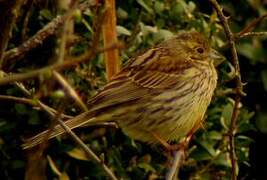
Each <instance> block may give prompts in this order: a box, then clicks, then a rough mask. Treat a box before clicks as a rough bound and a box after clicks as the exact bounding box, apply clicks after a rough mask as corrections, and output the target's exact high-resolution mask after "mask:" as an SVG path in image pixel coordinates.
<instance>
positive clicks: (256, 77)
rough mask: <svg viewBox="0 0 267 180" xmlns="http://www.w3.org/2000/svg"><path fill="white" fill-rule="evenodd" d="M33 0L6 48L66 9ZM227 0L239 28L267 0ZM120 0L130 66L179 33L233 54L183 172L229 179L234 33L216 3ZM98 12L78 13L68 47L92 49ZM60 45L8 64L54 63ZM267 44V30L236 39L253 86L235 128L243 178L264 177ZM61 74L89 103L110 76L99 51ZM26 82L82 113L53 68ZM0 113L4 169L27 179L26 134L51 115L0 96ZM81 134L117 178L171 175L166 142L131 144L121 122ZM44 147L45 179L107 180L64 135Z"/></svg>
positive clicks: (124, 53)
mask: <svg viewBox="0 0 267 180" xmlns="http://www.w3.org/2000/svg"><path fill="white" fill-rule="evenodd" d="M29 2H31V1H29ZM29 2H28V3H26V4H24V6H23V8H22V9H21V10H20V12H19V17H18V19H17V23H16V27H15V28H14V29H13V34H12V38H11V40H10V42H9V44H8V49H12V48H14V47H17V46H19V45H20V44H21V43H23V42H24V41H25V39H27V38H28V37H31V36H32V35H34V34H35V33H36V32H37V31H38V30H39V29H40V28H42V27H43V26H45V25H46V24H47V23H48V22H49V21H51V20H52V19H53V18H55V17H56V15H58V14H61V13H62V12H60V10H59V9H58V8H57V4H55V3H54V2H53V1H49V0H47V1H45V3H44V2H41V1H40V2H39V1H33V4H31V5H30V3H29ZM220 3H221V5H222V6H223V7H224V13H225V14H226V15H229V17H230V20H229V23H230V27H231V29H232V31H233V32H235V33H237V32H239V31H240V30H242V29H243V28H244V27H245V26H246V24H248V23H249V22H251V21H252V20H253V19H254V18H256V17H259V16H261V15H263V14H265V13H266V11H267V7H266V3H265V4H264V3H263V2H260V1H251V0H243V1H239V2H238V6H236V2H234V1H230V0H223V1H221V2H220ZM116 4H117V18H118V20H117V24H118V26H117V31H118V36H119V40H120V41H122V42H125V45H126V48H125V49H122V50H121V52H120V55H121V58H122V61H123V62H124V63H125V62H126V61H127V60H128V59H129V58H130V57H132V56H134V55H135V54H138V53H139V52H141V51H144V49H147V48H148V47H151V46H153V45H155V44H157V43H158V42H160V41H162V40H163V39H167V38H169V37H170V36H172V35H174V34H175V33H176V32H178V31H182V30H186V31H187V30H197V31H200V32H202V33H203V34H205V35H206V36H207V37H208V38H209V39H210V42H211V44H212V46H213V47H215V48H216V49H218V50H220V51H221V52H222V54H224V55H225V56H226V57H227V61H225V62H223V63H222V64H221V65H219V66H218V68H217V69H218V73H219V82H218V83H219V84H218V87H217V89H216V93H215V96H214V98H213V101H212V104H211V105H210V107H209V109H208V112H207V113H206V122H205V124H204V125H203V126H204V127H203V129H200V130H199V131H198V132H197V133H196V134H195V135H194V137H193V140H192V142H191V144H190V146H189V148H188V150H187V157H186V159H185V162H184V163H183V166H182V167H181V170H180V172H179V177H180V179H230V176H231V163H230V159H229V152H228V150H229V142H228V136H227V132H228V130H229V125H230V120H231V113H232V110H233V102H234V94H233V92H234V89H235V84H234V80H233V78H232V77H233V69H232V65H231V63H230V62H231V56H230V52H229V49H228V48H227V40H226V38H225V36H224V31H223V28H222V26H221V25H220V22H219V20H218V18H217V16H216V13H215V12H213V10H212V7H211V5H210V4H209V3H208V1H204V0H201V1H187V0H180V1H175V0H166V1H164V0H154V1H150V0H128V1H124V0H118V1H117V2H116ZM247 12H250V13H247ZM0 14H1V12H0ZM78 14H79V13H78ZM27 18H28V23H27V22H26V21H27ZM94 18H95V17H94V7H92V8H91V9H90V10H89V9H88V10H87V11H85V12H84V13H82V15H78V16H77V17H76V19H75V33H74V35H75V38H76V39H78V42H77V43H72V44H70V45H69V48H68V53H69V54H71V55H79V54H82V53H84V52H85V51H86V50H87V48H88V46H90V43H91V40H92V36H93V28H94V27H93V24H92V22H93V19H94ZM25 24H26V25H25ZM266 27H267V23H266V22H265V21H263V22H262V23H261V24H260V25H259V26H258V27H257V28H256V31H265V29H266ZM57 44H58V42H57V36H53V37H51V38H49V39H47V40H46V41H44V42H43V44H42V45H41V46H40V47H38V48H36V49H33V50H31V51H30V52H29V53H28V54H27V55H26V56H25V57H24V58H23V59H22V60H20V61H18V62H16V63H14V64H12V66H11V71H12V72H28V71H30V70H33V69H37V68H40V67H44V66H46V65H49V64H51V63H52V62H53V60H54V59H55V57H56V53H57ZM266 46H267V44H266V40H265V39H264V38H261V37H246V38H243V39H240V40H239V41H238V43H237V50H238V54H239V61H240V64H241V75H242V79H243V82H245V83H246V85H245V89H244V91H245V92H246V93H247V96H246V97H244V98H242V100H241V101H242V104H240V111H239V118H238V123H237V127H236V129H235V133H236V136H235V143H236V153H237V157H238V161H237V163H238V167H239V172H238V177H239V179H254V178H255V179H256V178H257V179H266V178H267V175H266V170H267V166H266V163H265V162H266V160H267V159H266V155H265V153H266V151H264V147H263V146H261V145H262V144H263V143H264V142H265V141H264V139H266V133H267V123H266V122H267V119H266V114H267V111H266V108H264V107H265V106H266V105H267V104H266V102H267V101H266V100H267V99H266V98H267V96H266V94H267V66H266V64H267V55H266V53H265V49H266ZM63 73H64V76H65V77H66V79H67V80H68V82H70V83H71V84H72V86H73V87H74V88H75V90H76V91H77V92H78V93H79V95H80V96H81V98H82V99H83V100H84V102H86V100H87V99H89V98H90V96H92V95H93V94H95V92H96V91H97V89H98V88H100V87H101V86H103V85H104V84H105V83H106V78H105V75H106V74H105V68H104V62H103V56H102V55H101V54H98V55H97V57H96V58H95V59H93V60H92V61H90V62H89V63H83V64H81V65H79V66H77V67H75V69H69V70H64V71H63ZM24 85H25V87H27V89H28V90H30V91H31V92H32V94H34V95H35V97H34V98H40V99H41V100H42V101H43V102H45V103H46V104H48V105H49V106H50V107H54V108H57V107H58V106H59V104H60V102H62V101H64V102H65V103H64V104H65V106H66V107H65V112H64V113H66V114H72V115H76V114H79V113H80V112H81V110H80V109H79V107H78V106H76V105H75V104H73V101H72V100H71V98H68V97H65V99H64V100H63V99H62V96H61V95H58V94H60V93H59V90H61V87H60V86H59V85H58V84H57V83H56V82H54V81H53V80H52V79H51V75H49V72H48V73H47V74H46V75H44V76H42V77H39V78H38V79H34V80H28V81H26V82H24ZM61 92H62V91H61ZM0 93H1V94H5V95H10V96H15V97H24V94H23V92H21V90H20V89H19V88H18V87H17V86H15V85H12V84H10V85H6V86H3V87H1V89H0ZM63 97H64V96H63ZM34 98H33V102H34ZM1 101H2V100H1ZM89 108H90V107H89ZM0 114H1V116H0V176H2V177H3V178H4V179H21V177H23V176H24V175H25V172H26V171H27V168H28V167H27V162H26V159H27V155H26V152H25V151H23V150H22V149H21V147H20V145H21V144H22V142H23V139H24V138H25V137H29V136H31V135H34V134H36V133H37V132H40V131H41V130H43V129H45V128H47V127H49V121H48V119H50V117H49V116H48V115H47V114H46V113H45V112H43V111H41V110H40V109H36V108H33V107H32V106H31V105H27V104H22V103H18V102H14V101H8V102H7V101H2V102H1V103H0ZM75 132H77V134H78V135H79V136H80V137H81V138H82V140H83V141H84V142H85V143H86V144H87V145H88V146H90V147H91V148H92V149H93V150H94V152H95V153H96V154H97V155H98V156H100V157H101V158H102V159H103V160H104V161H105V162H106V163H107V165H108V166H109V167H110V168H111V169H112V170H114V172H115V174H116V175H117V177H120V178H123V179H164V174H165V173H166V171H167V170H168V164H167V159H166V156H165V155H164V153H163V149H162V147H160V146H156V147H151V146H149V145H146V144H144V143H141V142H138V141H133V140H131V139H129V138H128V137H126V136H125V135H124V134H123V133H122V132H121V131H120V130H119V129H114V128H103V127H90V128H81V129H79V130H76V131H75ZM265 150H266V148H265ZM45 154H46V155H47V157H45V158H44V159H47V169H46V171H45V174H46V176H47V178H48V179H55V178H58V179H68V178H69V179H106V178H105V177H106V175H105V173H104V172H103V170H102V168H101V167H100V166H99V165H98V164H96V163H94V162H92V161H91V160H90V159H88V158H87V157H86V156H85V155H84V152H83V151H81V150H80V149H79V148H77V146H76V145H75V144H74V143H73V142H72V141H71V140H70V139H69V138H66V137H65V136H62V137H60V138H57V139H54V140H52V141H51V143H50V145H49V147H48V149H47V151H46V152H45ZM29 155H31V154H29Z"/></svg>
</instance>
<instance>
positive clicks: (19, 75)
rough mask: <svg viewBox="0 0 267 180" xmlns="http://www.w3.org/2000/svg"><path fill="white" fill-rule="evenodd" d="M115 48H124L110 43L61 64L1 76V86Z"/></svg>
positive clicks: (72, 65) (91, 57)
mask: <svg viewBox="0 0 267 180" xmlns="http://www.w3.org/2000/svg"><path fill="white" fill-rule="evenodd" d="M114 48H122V45H121V44H113V45H110V46H109V47H106V48H102V49H97V48H96V50H89V51H88V52H86V53H85V54H83V55H81V56H78V57H69V58H66V61H64V62H63V63H61V64H53V65H50V66H47V67H44V68H41V69H37V70H33V71H30V72H27V73H17V74H11V75H9V76H6V77H4V78H0V86H1V85H5V84H9V83H12V82H15V81H24V80H27V79H32V78H35V77H37V76H39V75H42V74H45V73H51V71H52V70H62V69H67V68H71V67H74V66H76V65H77V64H80V63H83V62H86V61H90V60H92V59H93V58H94V57H95V56H96V54H97V53H101V52H104V51H106V50H109V49H114Z"/></svg>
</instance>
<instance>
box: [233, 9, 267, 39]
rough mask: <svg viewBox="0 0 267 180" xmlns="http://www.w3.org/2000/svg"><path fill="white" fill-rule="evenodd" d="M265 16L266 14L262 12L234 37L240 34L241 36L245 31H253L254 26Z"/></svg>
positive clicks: (239, 36) (238, 36)
mask: <svg viewBox="0 0 267 180" xmlns="http://www.w3.org/2000/svg"><path fill="white" fill-rule="evenodd" d="M266 17H267V14H264V15H262V16H260V17H258V18H256V19H254V20H253V21H251V22H250V23H249V24H248V25H247V26H246V27H245V28H244V29H243V30H242V31H240V32H239V33H237V34H236V35H235V37H236V38H237V39H238V38H241V36H243V35H244V34H246V33H249V32H251V31H253V30H254V29H255V27H256V26H257V25H258V24H259V23H260V22H261V21H262V20H263V19H264V18H266Z"/></svg>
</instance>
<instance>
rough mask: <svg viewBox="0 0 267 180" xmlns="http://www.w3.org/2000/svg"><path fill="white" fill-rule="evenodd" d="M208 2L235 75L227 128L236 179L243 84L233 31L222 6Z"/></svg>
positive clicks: (233, 175) (215, 2)
mask: <svg viewBox="0 0 267 180" xmlns="http://www.w3.org/2000/svg"><path fill="white" fill-rule="evenodd" d="M209 1H210V3H211V4H212V5H213V7H214V9H215V10H216V12H217V14H218V17H219V19H220V21H221V23H222V26H223V28H224V32H225V35H226V37H227V39H228V41H229V45H230V49H231V54H232V62H233V64H234V67H235V76H236V97H235V104H234V108H233V113H232V117H231V124H230V128H229V132H228V133H229V144H230V150H229V151H230V152H229V153H230V159H231V165H232V175H231V179H232V180H236V179H237V157H236V153H235V142H234V137H235V129H236V123H237V118H238V106H239V103H240V101H241V96H242V95H244V93H243V84H242V81H241V74H240V67H239V61H238V56H237V51H236V47H235V38H234V35H233V33H232V32H231V30H230V27H229V25H228V22H227V21H228V20H227V18H226V17H225V16H224V14H223V12H222V8H221V7H220V5H219V4H218V2H217V1H216V0H209Z"/></svg>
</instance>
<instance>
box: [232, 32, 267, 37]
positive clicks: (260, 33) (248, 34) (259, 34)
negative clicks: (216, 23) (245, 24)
mask: <svg viewBox="0 0 267 180" xmlns="http://www.w3.org/2000/svg"><path fill="white" fill-rule="evenodd" d="M251 36H257V37H258V36H266V37H267V32H247V33H243V34H242V35H240V36H238V37H236V38H237V39H241V38H246V37H251Z"/></svg>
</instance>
